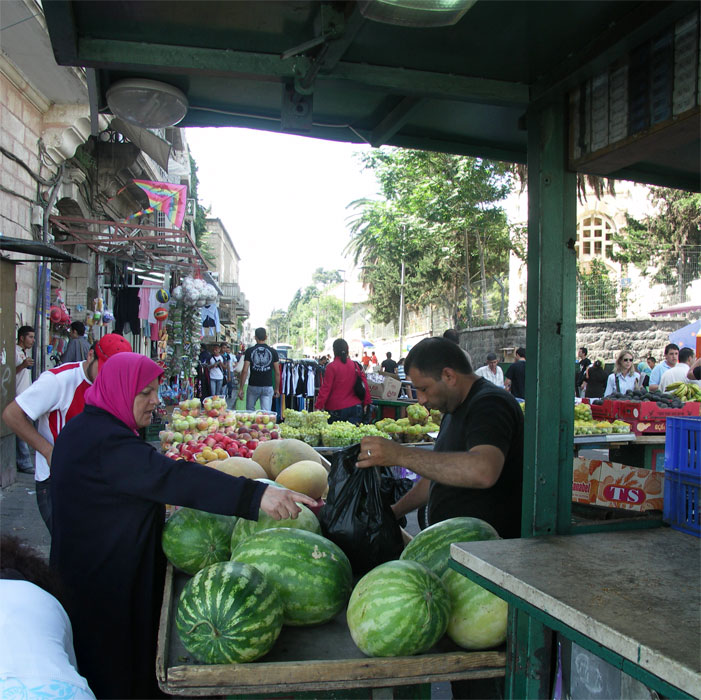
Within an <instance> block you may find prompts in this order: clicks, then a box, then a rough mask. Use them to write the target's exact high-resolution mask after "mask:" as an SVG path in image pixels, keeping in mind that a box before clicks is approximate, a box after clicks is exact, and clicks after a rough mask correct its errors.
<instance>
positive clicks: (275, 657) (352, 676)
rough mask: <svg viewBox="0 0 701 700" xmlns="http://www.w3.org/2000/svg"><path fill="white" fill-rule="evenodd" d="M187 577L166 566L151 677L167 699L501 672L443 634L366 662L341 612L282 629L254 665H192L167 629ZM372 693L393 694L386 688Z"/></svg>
mask: <svg viewBox="0 0 701 700" xmlns="http://www.w3.org/2000/svg"><path fill="white" fill-rule="evenodd" d="M188 578H189V576H186V575H185V574H182V573H179V572H177V573H174V570H173V567H172V566H171V565H170V564H169V565H168V570H167V573H166V583H165V589H164V595H163V606H162V608H161V620H160V627H159V633H158V656H157V659H156V675H157V677H158V683H159V685H160V687H161V690H163V691H164V692H166V693H169V694H170V695H180V696H189V697H196V696H209V697H211V696H219V695H240V694H256V695H257V694H261V695H269V694H271V693H283V692H284V693H286V694H287V695H289V696H290V697H293V696H294V695H296V694H299V693H302V692H313V691H330V690H340V691H343V690H349V689H356V688H382V689H392V688H395V687H397V686H409V685H412V686H415V685H425V684H430V683H438V682H445V681H451V680H460V679H469V678H494V677H498V676H503V675H504V666H505V654H504V653H503V652H499V651H485V652H468V651H464V650H461V649H459V648H458V647H457V646H455V645H454V644H453V643H452V642H451V641H450V640H449V639H448V638H447V637H444V638H443V640H441V642H439V644H438V645H436V647H435V648H434V649H432V650H431V651H430V652H429V653H426V654H418V655H416V656H401V657H394V658H368V657H366V656H364V655H363V653H362V652H361V651H360V650H359V649H358V648H357V647H356V646H355V644H354V643H353V640H352V639H351V636H350V632H349V631H348V625H347V624H346V617H345V610H344V611H343V612H342V613H340V614H339V615H338V616H337V617H336V618H335V619H334V620H332V621H331V622H328V623H327V624H325V625H317V626H314V627H283V629H282V632H281V634H280V637H279V638H278V640H277V642H276V643H275V646H274V647H273V649H272V650H271V651H270V653H269V654H267V655H266V656H265V657H263V658H262V659H260V660H258V661H256V662H254V663H245V664H218V665H203V664H198V663H197V662H196V661H195V660H194V659H192V658H191V656H190V655H189V654H188V652H187V651H186V650H185V648H184V647H183V645H182V643H181V642H180V639H179V637H178V634H177V632H176V631H175V626H174V617H175V610H176V605H177V601H178V598H179V596H180V592H181V591H182V588H183V586H184V585H185V583H186V581H187V579H188ZM405 692H406V691H405ZM380 694H381V695H382V697H392V696H393V694H392V693H391V692H389V691H387V692H385V691H383V692H382V693H380ZM399 695H400V696H401V697H405V695H403V694H401V693H400V694H399ZM373 696H374V694H373Z"/></svg>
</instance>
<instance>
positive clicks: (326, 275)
mask: <svg viewBox="0 0 701 700" xmlns="http://www.w3.org/2000/svg"><path fill="white" fill-rule="evenodd" d="M341 281H342V277H341V275H340V273H339V272H338V271H337V270H324V269H323V268H321V267H319V268H317V269H316V270H315V271H314V274H313V275H312V282H313V284H311V285H308V286H307V287H304V288H300V289H298V290H297V291H296V292H295V294H294V296H293V297H292V301H291V302H290V303H289V305H288V307H287V310H285V309H276V310H274V311H273V312H272V313H271V314H270V317H269V318H268V320H267V328H268V336H269V338H270V339H271V341H270V342H271V343H289V344H290V345H292V346H293V347H294V348H296V349H298V350H301V349H305V348H308V349H312V350H313V353H314V354H317V353H320V352H321V351H322V349H323V346H324V342H325V340H326V338H328V337H330V336H334V337H337V336H339V335H340V330H341V323H342V318H343V303H342V302H341V301H339V300H338V299H337V298H336V297H334V296H331V295H329V294H328V291H329V287H330V286H332V285H334V284H338V283H340V282H341ZM317 341H318V342H317Z"/></svg>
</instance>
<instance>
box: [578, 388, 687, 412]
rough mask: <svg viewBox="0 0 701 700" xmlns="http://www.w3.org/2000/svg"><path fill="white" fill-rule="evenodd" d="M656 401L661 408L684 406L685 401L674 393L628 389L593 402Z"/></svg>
mask: <svg viewBox="0 0 701 700" xmlns="http://www.w3.org/2000/svg"><path fill="white" fill-rule="evenodd" d="M607 400H615V401H633V402H641V401H654V402H655V403H656V404H657V405H658V406H659V407H660V408H682V407H683V406H684V404H683V402H682V401H681V400H680V399H679V397H678V396H675V395H674V394H666V393H664V392H662V391H647V390H646V389H628V391H626V392H625V394H623V393H620V392H614V393H613V394H609V395H608V396H607V397H606V398H604V399H596V400H595V401H592V403H593V404H594V405H596V406H600V405H601V404H602V403H603V402H604V401H607Z"/></svg>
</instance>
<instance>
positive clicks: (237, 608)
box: [175, 562, 282, 664]
mask: <svg viewBox="0 0 701 700" xmlns="http://www.w3.org/2000/svg"><path fill="white" fill-rule="evenodd" d="M175 627H176V630H177V632H178V635H179V636H180V639H181V641H182V643H183V645H184V646H185V648H186V649H187V650H188V652H190V653H191V654H192V655H193V656H194V657H195V658H196V659H197V660H198V661H200V662H202V663H205V664H232V663H244V662H247V661H253V660H255V659H257V658H260V657H261V656H263V655H264V654H267V653H268V652H269V651H270V649H271V648H272V646H273V644H275V641H276V640H277V638H278V635H279V634H280V630H281V629H282V604H281V603H280V598H279V595H278V592H277V590H276V589H275V587H274V586H273V585H272V584H271V583H270V582H269V581H267V580H266V579H265V577H264V576H263V574H261V573H260V571H258V570H257V569H256V568H254V567H252V566H248V565H247V564H239V563H236V562H222V563H218V564H213V565H211V566H208V567H205V568H204V569H202V570H201V571H199V572H198V573H197V574H195V576H194V577H193V578H191V579H190V580H189V581H188V582H187V584H186V585H185V588H184V589H183V592H182V593H181V595H180V600H179V602H178V607H177V612H176V617H175Z"/></svg>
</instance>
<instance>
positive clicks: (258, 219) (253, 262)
mask: <svg viewBox="0 0 701 700" xmlns="http://www.w3.org/2000/svg"><path fill="white" fill-rule="evenodd" d="M187 140H188V144H189V146H190V150H191V153H192V155H193V157H194V159H195V161H196V163H197V168H198V171H197V176H198V178H199V181H200V184H199V193H198V194H199V200H200V203H201V204H202V205H203V206H205V207H211V213H210V215H211V216H214V217H217V218H219V219H221V220H222V222H223V224H224V226H225V227H226V229H227V231H228V232H229V235H230V236H231V239H232V241H233V243H234V246H235V247H236V250H237V252H238V254H239V256H240V257H241V262H240V265H239V270H240V280H239V283H240V285H241V291H242V292H243V293H244V294H245V295H246V297H247V299H248V300H249V303H250V312H251V316H250V322H251V325H252V326H253V327H256V326H259V325H264V324H265V322H266V320H267V318H268V316H269V314H270V312H271V311H272V310H273V309H274V308H283V309H286V308H287V306H288V304H289V303H290V301H291V300H292V297H293V295H294V293H295V292H296V291H297V289H299V288H300V287H306V286H307V285H308V284H311V276H312V273H313V272H314V270H315V269H316V268H317V267H323V268H326V269H346V270H348V275H349V277H350V275H351V270H350V268H351V262H350V260H345V259H344V256H343V248H344V247H345V246H346V244H347V243H348V240H349V235H348V227H347V226H348V224H347V217H348V216H349V215H350V214H351V211H350V210H348V209H346V207H347V205H348V204H349V203H350V202H352V201H353V200H356V199H360V198H362V197H375V196H376V194H377V192H378V190H379V187H378V185H377V183H376V181H375V177H374V175H373V174H372V173H371V172H368V171H365V172H362V171H361V166H360V162H359V160H358V158H357V157H354V155H353V154H354V153H358V152H359V151H361V150H362V148H363V147H361V146H356V145H349V144H343V143H336V142H332V141H320V140H316V139H309V138H304V137H301V136H290V135H282V134H275V133H271V132H265V131H254V130H248V129H234V128H219V129H215V128H209V129H188V130H187Z"/></svg>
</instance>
